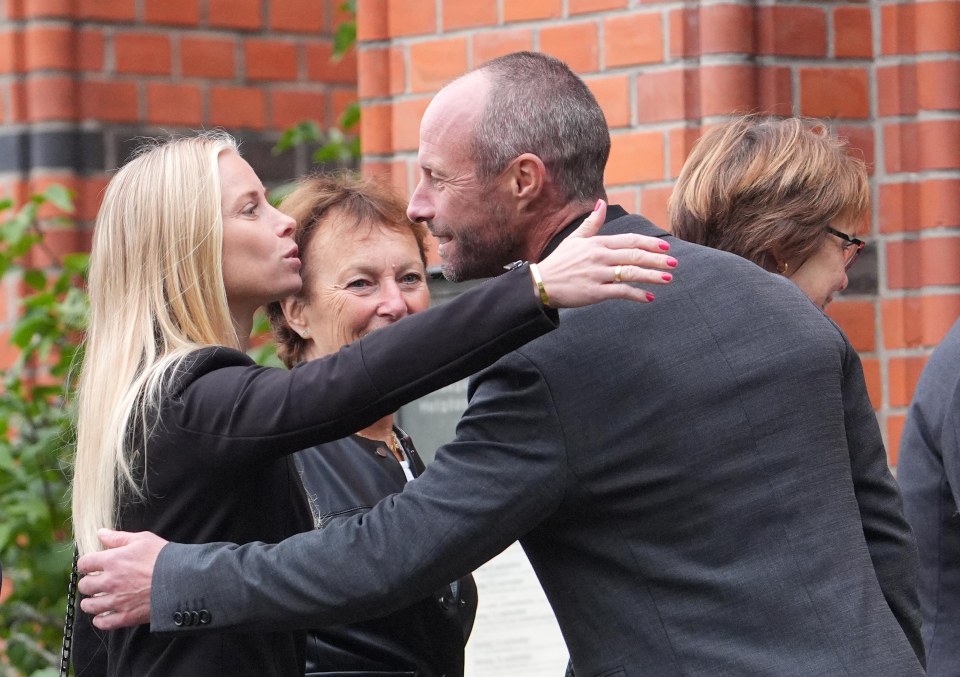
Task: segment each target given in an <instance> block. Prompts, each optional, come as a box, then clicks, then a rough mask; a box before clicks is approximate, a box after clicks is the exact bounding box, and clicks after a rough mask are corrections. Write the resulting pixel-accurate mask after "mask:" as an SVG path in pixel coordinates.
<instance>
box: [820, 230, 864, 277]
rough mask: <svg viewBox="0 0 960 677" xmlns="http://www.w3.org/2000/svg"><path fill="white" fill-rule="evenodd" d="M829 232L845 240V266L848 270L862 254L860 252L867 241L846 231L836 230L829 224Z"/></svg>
mask: <svg viewBox="0 0 960 677" xmlns="http://www.w3.org/2000/svg"><path fill="white" fill-rule="evenodd" d="M827 232H828V233H830V234H831V235H836V236H837V237H839V238H840V239H841V240H843V242H844V244H843V267H844V268H845V269H847V270H850V268H851V267H852V266H853V264H854V262H855V261H856V260H857V257H859V256H860V252H862V251H863V248H864V247H866V246H867V243H866V242H864V241H863V240H861V239H859V238H856V237H850V236H849V235H847V234H846V233H844V232H841V231H839V230H836V229H835V228H831V227H830V226H827Z"/></svg>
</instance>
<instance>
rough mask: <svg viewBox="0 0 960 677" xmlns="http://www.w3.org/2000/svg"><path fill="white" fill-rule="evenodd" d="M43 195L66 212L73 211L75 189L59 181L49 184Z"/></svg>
mask: <svg viewBox="0 0 960 677" xmlns="http://www.w3.org/2000/svg"><path fill="white" fill-rule="evenodd" d="M41 197H43V198H44V199H45V200H46V201H48V202H50V203H51V204H53V205H55V206H56V207H59V208H60V209H62V210H63V211H65V212H72V211H73V191H71V190H70V189H69V188H67V187H65V186H62V185H60V184H58V183H54V184H51V185H49V186H47V189H46V190H45V191H43V193H42V195H41Z"/></svg>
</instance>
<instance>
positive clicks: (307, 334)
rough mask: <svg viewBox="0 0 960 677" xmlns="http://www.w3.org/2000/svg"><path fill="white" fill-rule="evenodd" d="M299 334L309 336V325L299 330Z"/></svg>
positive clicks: (304, 336)
mask: <svg viewBox="0 0 960 677" xmlns="http://www.w3.org/2000/svg"><path fill="white" fill-rule="evenodd" d="M300 336H301V338H307V337H308V336H310V327H304V328H303V331H302V332H300Z"/></svg>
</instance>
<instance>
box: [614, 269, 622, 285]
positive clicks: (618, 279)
mask: <svg viewBox="0 0 960 677" xmlns="http://www.w3.org/2000/svg"><path fill="white" fill-rule="evenodd" d="M622 272H623V266H621V265H619V264H617V267H616V268H614V269H613V281H614V282H618V283H619V282H623V278H622V277H620V273H622Z"/></svg>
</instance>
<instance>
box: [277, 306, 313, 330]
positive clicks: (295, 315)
mask: <svg viewBox="0 0 960 677" xmlns="http://www.w3.org/2000/svg"><path fill="white" fill-rule="evenodd" d="M280 308H282V309H283V316H284V317H285V318H286V319H287V324H289V325H290V328H291V329H293V330H294V331H295V332H297V333H298V334H300V336H303V337H304V338H306V337H308V336H310V327H309V326H308V325H307V320H306V318H305V317H304V316H303V301H301V300H300V299H298V298H297V297H295V296H288V297H287V298H285V299H283V300H281V301H280Z"/></svg>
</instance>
